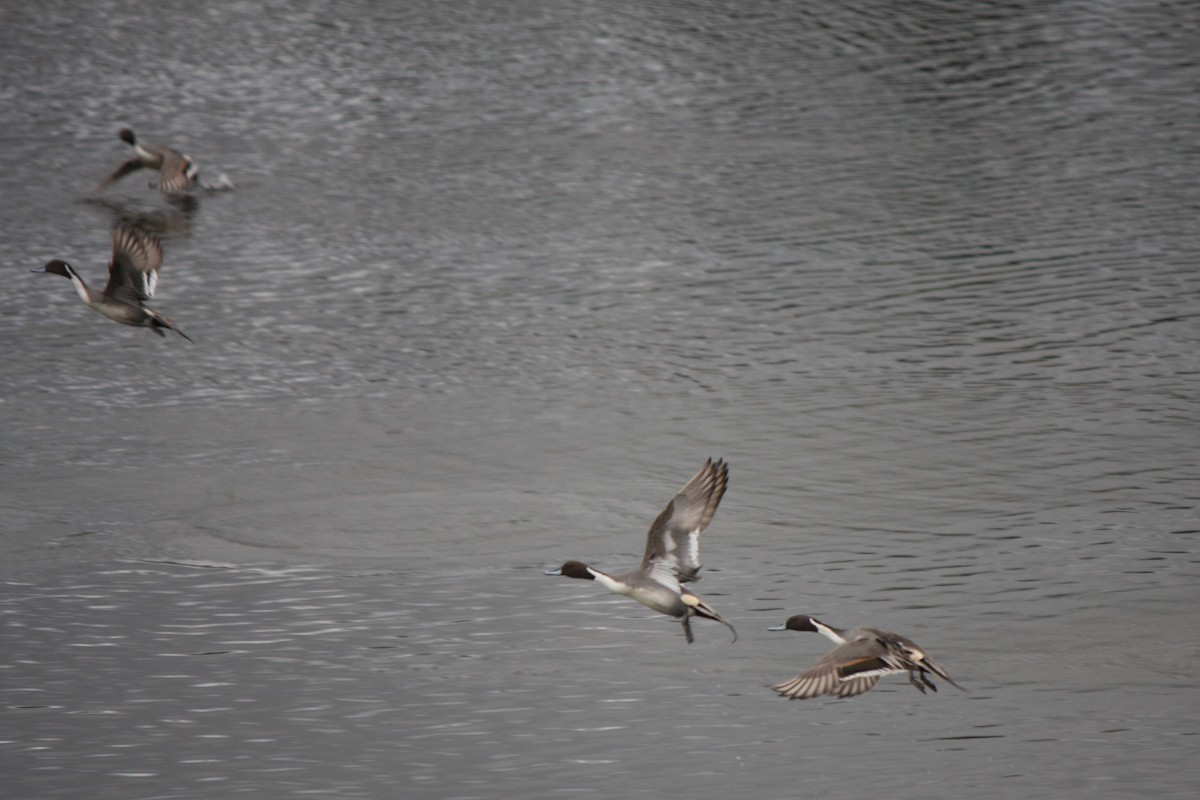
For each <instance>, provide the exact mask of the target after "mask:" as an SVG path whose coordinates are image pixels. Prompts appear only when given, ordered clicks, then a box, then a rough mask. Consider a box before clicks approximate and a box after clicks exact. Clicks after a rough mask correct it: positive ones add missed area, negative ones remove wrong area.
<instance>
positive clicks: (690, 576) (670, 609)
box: [546, 458, 737, 644]
mask: <svg viewBox="0 0 1200 800" xmlns="http://www.w3.org/2000/svg"><path fill="white" fill-rule="evenodd" d="M728 483H729V468H728V467H727V466H726V465H725V463H724V462H723V461H721V460H720V459H717V460H716V461H713V460H712V459H711V458H710V459H708V460H707V461H705V462H704V466H703V467H702V468H701V469H700V471H699V472H697V473H696V474H695V475H694V476H693V477H692V479H691V480H689V481H688V482H687V483H686V484H685V485H684V487H683V488H682V489H680V490H679V493H678V494H676V495H675V497H674V498H672V500H671V502H669V503H667V507H666V508H664V509H663V511H662V513H661V514H659V515H658V518H657V519H655V520H654V524H653V525H651V526H650V532H649V533H648V534H647V535H646V554H645V555H644V556H643V557H642V565H641V566H640V567H638V568H637V569H633V570H629V571H628V572H622V573H621V574H619V575H609V574H608V573H606V572H601V571H600V570H598V569H595V568H594V567H589V566H588V565H587V564H583V563H580V562H579V561H568V562H567V563H565V564H563V565H562V566H561V567H560V568H558V569H554V570H548V571H547V572H546V574H547V575H565V576H567V577H568V578H581V579H583V580H590V581H596V582H597V583H599V584H600V585H601V586H603V587H605V588H606V589H608V590H609V591H612V592H616V593H617V594H623V595H625V596H626V597H632V598H633V599H634V600H637V601H638V602H639V603H641V604H642V605H644V606H647V607H649V608H652V609H654V610H655V611H658V612H660V613H662V614H666V615H667V616H669V617H675V618H676V619H681V620H682V622H683V632H684V634H686V636H687V640H688V644H691V643H692V642H693V641H694V639H693V636H692V627H691V619H692V617H703V618H705V619H711V620H716V621H717V622H719V623H721V624H722V625H724V626H726V627H727V628H729V630H731V631H733V641H735V642H736V641H737V631H736V630H734V628H733V626H732V625H730V624H729V623H728V622H727V621H726V620H725V619H724V618H723V617H722V616H721V615H720V614H718V613H717V612H716V611H714V610H713V609H712V608H711V607H710V606H709V605H708V604H707V603H705V602H704V601H703V600H701V599H700V598H699V597H698V596H696V595H695V594H693V593H692V592H690V591H688V590H687V589H684V588H683V586H682V585H681V584H684V583H687V582H688V581H693V580H698V579H699V577H700V576H699V572H700V566H701V565H700V534H701V533H703V532H704V529H705V528H707V527H708V523H709V522H710V521H712V518H713V514H715V513H716V512H717V505H718V504H719V503H720V502H721V496H722V495H724V494H725V487H726V486H727V485H728Z"/></svg>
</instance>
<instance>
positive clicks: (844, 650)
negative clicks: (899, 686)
mask: <svg viewBox="0 0 1200 800" xmlns="http://www.w3.org/2000/svg"><path fill="white" fill-rule="evenodd" d="M770 630H773V631H785V630H786V631H813V632H816V633H820V634H822V635H824V636H825V637H826V638H828V639H831V640H832V641H834V642H837V645H838V646H837V647H835V648H833V649H832V650H830V651H829V652H828V653H826V654H825V655H824V656H822V658H821V659H820V660H819V661H818V662H817V665H816V666H815V667H813V668H812V669H810V670H809V671H808V672H805V673H802V674H800V675H797V676H796V677H795V678H792V679H791V680H790V681H784V682H783V683H780V684H776V685H775V686H774V687H772V688H773V689H775V691H777V692H779V693H780V694H781V695H783V696H784V697H787V698H788V699H791V700H807V699H808V698H810V697H820V696H821V695H827V694H832V695H837V696H838V697H854V696H855V695H860V694H862V693H863V692H866V691H869V690H870V689H871V688H872V687H873V686H874V685H875V684H876V683H878V682H879V679H880V678H881V677H883V676H884V675H892V674H894V673H897V672H907V673H908V681H909V683H911V684H912V685H913V686H915V687H917V689H919V690H920V691H921V693H922V694H924V693H925V688H926V687H929V688H930V689H932V690H933V691H935V692H936V691H937V686H935V685H934V683H933V681H931V680H929V678H928V677H927V675H926V673H933V674H934V675H937V676H938V677H940V678H944V679H945V680H947V681H949V682H950V684H951V685H953V686H956V687H958V688H959V689H962V687H961V686H959V685H958V684H957V683H955V682H954V681H953V680H951V679H950V675H949V674H948V673H947V672H946V670H945V669H944V668H943V667H942V665H941V664H939V663H937V662H936V661H934V660H933V659H932V658H931V657H930V656H929V654H928V653H926V652H925V651H924V650H922V649H921V648H920V647H917V645H916V643H914V642H913V641H912V640H911V639H906V638H905V637H903V636H900V635H899V634H895V633H889V632H887V631H881V630H879V629H878V628H852V629H850V630H841V629H839V628H834V627H833V626H831V625H826V624H825V623H824V622H821V621H820V620H818V619H814V618H813V617H809V616H806V615H804V614H797V615H796V616H794V617H789V618H788V620H787V622H785V623H784V624H782V625H777V626H776V627H774V628H770Z"/></svg>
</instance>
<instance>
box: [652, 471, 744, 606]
mask: <svg viewBox="0 0 1200 800" xmlns="http://www.w3.org/2000/svg"><path fill="white" fill-rule="evenodd" d="M728 484H729V467H728V466H727V465H726V464H725V462H724V461H722V460H721V459H717V460H716V461H713V460H712V459H711V458H710V459H708V460H707V461H705V462H704V466H703V467H701V468H700V471H699V472H697V473H696V474H695V475H693V476H692V478H691V480H689V481H688V482H687V483H686V484H684V487H683V488H682V489H680V490H679V492H678V493H677V494H676V495H675V497H673V498H672V499H671V502H669V503H667V507H666V508H664V509H663V510H662V513H661V514H659V515H658V518H657V519H655V520H654V524H652V525H651V526H650V531H649V533H647V534H646V554H645V555H644V556H643V557H642V569H647V568H650V569H653V570H654V571H660V570H662V569H663V568H666V569H669V570H670V571H671V572H672V573H674V575H675V577H676V579H677V580H678V581H679V582H680V583H686V582H688V581H693V580H696V579H697V578H698V577H699V572H700V567H701V564H700V534H701V533H703V532H704V529H705V528H707V527H708V523H709V522H711V521H712V518H713V515H714V514H716V513H717V506H718V505H720V503H721V498H722V497H723V496H724V494H725V489H726V487H727V486H728Z"/></svg>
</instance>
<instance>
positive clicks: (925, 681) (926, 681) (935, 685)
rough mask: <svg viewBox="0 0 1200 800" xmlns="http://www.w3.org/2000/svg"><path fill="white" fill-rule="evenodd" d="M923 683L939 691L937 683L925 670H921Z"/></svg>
mask: <svg viewBox="0 0 1200 800" xmlns="http://www.w3.org/2000/svg"><path fill="white" fill-rule="evenodd" d="M921 683H923V684H925V685H926V686H928V687H929V688H930V689H933V690H934V691H935V692H936V691H937V684H936V683H934V682H933V681H931V680H929V676H927V675H926V674H925V671H924V670H921Z"/></svg>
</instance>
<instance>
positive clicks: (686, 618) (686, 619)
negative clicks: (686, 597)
mask: <svg viewBox="0 0 1200 800" xmlns="http://www.w3.org/2000/svg"><path fill="white" fill-rule="evenodd" d="M683 632H684V634H686V635H687V643H688V644H691V643H693V642H694V641H696V637H694V636H692V615H691V614H684V615H683Z"/></svg>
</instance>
